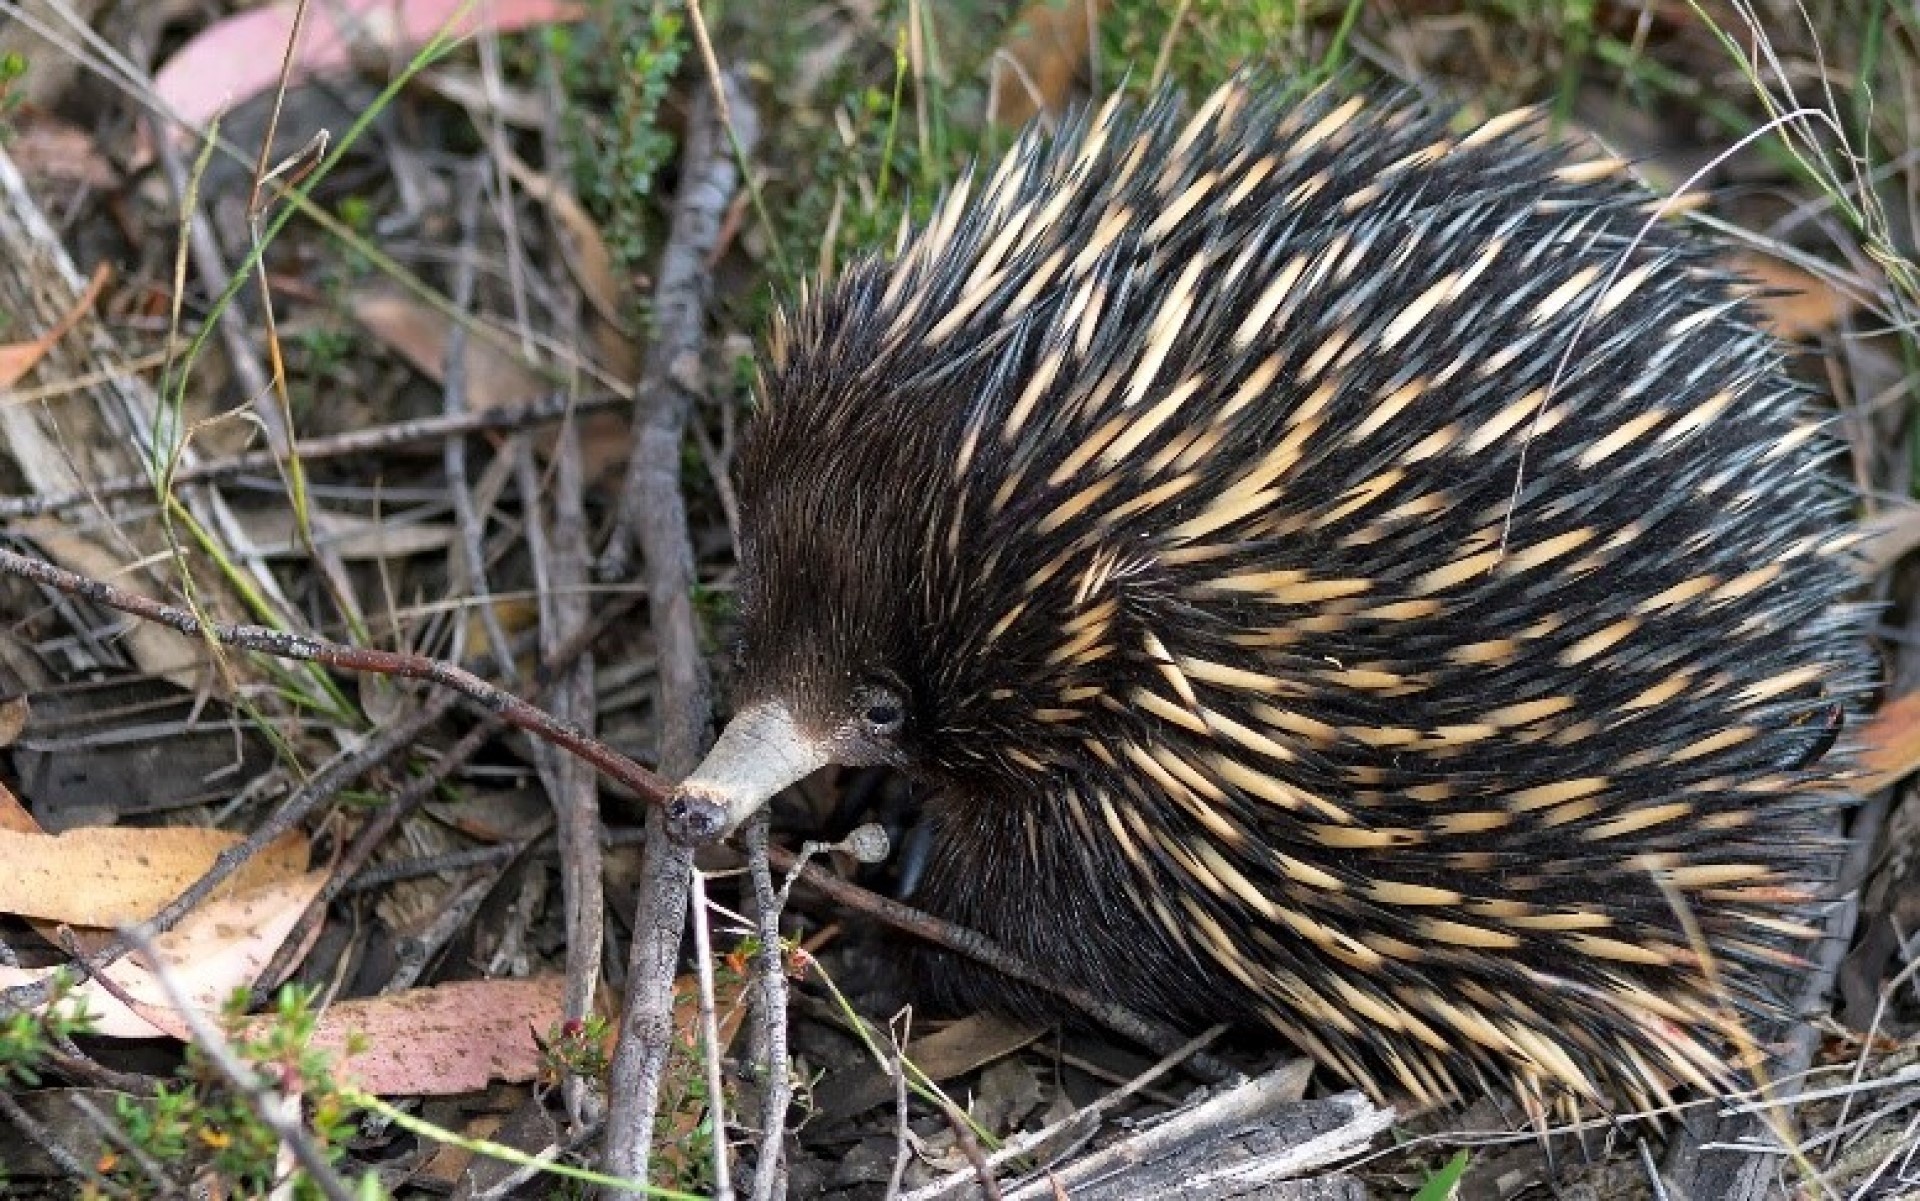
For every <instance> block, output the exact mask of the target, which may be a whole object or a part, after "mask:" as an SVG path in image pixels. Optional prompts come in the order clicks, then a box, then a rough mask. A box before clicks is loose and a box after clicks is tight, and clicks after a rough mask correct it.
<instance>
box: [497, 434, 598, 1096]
mask: <svg viewBox="0 0 1920 1201" xmlns="http://www.w3.org/2000/svg"><path fill="white" fill-rule="evenodd" d="M515 462H516V466H518V467H519V468H520V472H519V475H520V479H521V486H522V487H523V488H529V489H533V490H534V492H533V493H532V494H529V495H526V496H525V497H523V506H524V508H525V510H526V511H527V512H528V513H529V514H533V513H536V512H538V509H539V505H538V504H537V503H535V502H536V501H537V499H538V495H537V491H538V488H539V475H540V472H539V468H538V466H537V465H536V463H535V462H534V457H533V452H532V450H531V448H529V447H528V446H527V445H526V443H525V440H524V439H523V440H522V442H521V446H520V447H519V450H518V454H517V455H516V459H515ZM553 462H554V479H553V520H552V530H551V533H550V536H545V537H543V538H542V539H541V542H542V543H544V554H543V555H542V556H541V557H540V560H541V562H542V566H543V567H544V570H543V571H542V573H541V578H542V579H543V581H544V583H545V584H546V586H545V587H543V588H542V589H541V595H540V641H541V649H542V650H543V651H549V650H552V649H555V648H557V647H558V646H559V645H560V644H561V643H562V642H564V641H565V640H566V639H567V638H569V637H571V636H572V635H573V634H574V633H575V632H576V631H578V630H579V629H581V628H583V627H584V626H586V625H588V624H589V621H590V618H591V610H590V609H589V607H588V603H587V593H586V590H585V589H584V587H582V585H584V584H585V583H586V582H587V572H588V567H587V557H588V551H587V519H586V512H585V505H584V500H583V493H584V491H585V484H584V481H583V479H582V470H581V465H580V441H579V439H578V438H577V437H576V436H575V429H574V427H573V426H572V425H570V424H569V425H565V426H562V427H561V428H560V437H559V439H558V440H557V442H556V443H555V446H554V455H553ZM528 529H529V532H530V533H531V532H537V529H536V527H535V525H534V523H532V522H529V524H528ZM530 541H531V539H530ZM553 693H554V703H553V707H554V709H555V711H556V712H557V713H558V714H559V715H560V716H562V717H565V718H567V719H569V720H571V721H575V722H579V723H581V724H583V725H585V726H586V727H587V728H588V729H591V728H593V727H594V725H595V724H596V723H597V722H598V719H599V708H598V698H597V696H596V695H595V693H594V688H593V657H592V654H591V652H590V651H589V652H588V653H586V654H583V655H581V656H580V657H579V659H578V660H577V661H575V662H574V663H572V664H571V665H569V666H568V667H567V668H565V669H564V670H563V671H562V672H561V673H560V675H559V678H558V679H557V680H556V681H555V685H554V689H553ZM539 752H540V753H537V754H536V756H535V759H534V762H535V763H536V764H537V765H538V766H539V768H540V775H541V777H542V778H543V779H544V780H545V782H546V784H547V789H548V792H549V793H550V794H551V796H552V798H553V811H554V820H555V821H556V822H557V823H558V826H559V841H560V883H561V896H562V898H563V904H564V906H565V910H566V932H567V961H566V968H567V971H566V997H565V999H564V1004H563V1009H562V1014H563V1016H564V1017H565V1018H566V1019H567V1020H569V1021H576V1022H584V1021H585V1020H586V1019H587V1018H589V1017H591V1016H593V1012H594V1009H593V996H594V991H595V990H596V989H597V988H598V987H599V984H600V972H601V966H602V964H601V955H602V954H603V952H604V951H605V949H606V948H605V940H606V887H605V882H604V880H603V876H602V867H601V863H602V856H601V849H600V793H599V788H598V784H599V781H598V780H597V779H596V778H595V777H594V774H593V772H592V771H590V770H589V769H588V768H587V766H586V765H585V764H583V763H582V762H581V761H580V760H578V759H576V758H574V757H572V756H571V755H561V754H557V753H555V752H554V751H553V749H552V748H551V747H541V748H539ZM562 1091H563V1092H564V1094H565V1099H566V1103H567V1114H568V1117H569V1118H570V1119H571V1120H572V1122H573V1124H574V1126H575V1127H576V1128H578V1127H579V1126H581V1125H584V1124H586V1123H588V1122H592V1121H595V1120H598V1119H599V1118H600V1117H602V1116H604V1115H603V1114H602V1112H601V1110H600V1100H599V1098H598V1096H595V1095H592V1094H590V1092H589V1090H588V1089H587V1087H586V1081H584V1080H582V1079H580V1078H579V1077H577V1076H573V1075H569V1076H568V1077H567V1079H566V1082H565V1084H564V1086H563V1090H562Z"/></svg>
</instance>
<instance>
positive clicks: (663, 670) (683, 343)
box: [601, 84, 777, 1180]
mask: <svg viewBox="0 0 1920 1201" xmlns="http://www.w3.org/2000/svg"><path fill="white" fill-rule="evenodd" d="M732 86H733V87H734V90H735V92H736V96H735V99H736V101H737V103H736V104H735V105H734V119H735V128H734V130H733V133H734V136H735V138H736V140H737V142H738V144H739V145H741V146H742V147H744V148H745V151H746V152H751V149H752V147H753V144H754V142H755V140H756V137H757V121H756V118H755V116H754V113H753V110H752V108H751V107H750V106H748V105H747V104H746V103H745V97H744V94H743V93H741V92H740V89H739V88H738V85H737V84H733V85H732ZM726 134H727V131H726V130H724V129H722V128H721V127H720V120H719V117H718V114H717V113H716V110H715V106H714V104H713V102H712V98H711V97H710V96H708V95H707V93H706V92H704V91H702V92H696V93H695V95H694V100H693V107H692V110H691V112H690V114H689V116H688V121H687V145H686V150H685V153H684V154H683V155H682V156H681V174H680V189H679V193H678V195H677V196H675V198H674V209H673V223H672V227H671V232H670V233H669V235H668V239H667V245H666V248H665V250H664V251H662V253H661V256H660V274H659V281H660V282H659V286H658V287H657V288H656V290H655V292H654V301H653V318H654V342H653V345H652V346H651V347H649V348H648V351H647V362H646V367H645V368H644V370H643V371H642V372H641V376H640V383H639V386H638V387H637V389H636V390H635V401H636V407H637V415H636V422H635V429H634V437H633V452H632V454H633V457H632V459H631V460H630V461H629V463H628V468H627V480H626V488H625V492H624V494H623V495H622V497H621V507H620V516H619V519H618V520H617V521H616V523H615V527H614V532H613V535H612V536H611V538H610V539H609V542H608V549H607V553H606V556H605V557H604V558H603V559H602V561H601V569H602V571H603V573H606V574H609V575H613V576H622V575H625V574H626V568H627V565H628V562H629V557H630V553H631V550H632V547H633V544H634V543H635V542H637V543H638V544H639V547H640V550H641V552H642V555H643V556H644V558H645V560H646V575H647V597H648V601H649V605H650V607H651V611H652V612H651V615H652V620H653V638H654V646H655V649H656V652H657V654H658V657H659V675H660V709H659V714H660V766H661V770H662V771H663V772H664V773H665V774H666V775H667V776H669V777H670V778H677V777H679V776H682V775H685V774H686V773H687V772H689V771H691V770H692V769H693V767H694V764H695V763H696V762H697V761H698V759H699V756H700V753H701V752H702V751H703V750H705V749H706V745H707V742H708V740H709V737H710V730H711V726H712V712H711V705H710V703H709V700H708V681H707V671H706V658H705V656H704V655H703V654H702V652H701V649H700V629H699V621H698V619H697V617H696V615H695V613H694V611H693V585H694V582H695V581H694V565H693V545H692V540H691V539H690V538H689V537H688V535H687V516H686V501H685V498H684V497H682V496H681V494H680V451H681V445H682V442H683V441H684V439H685V437H686V426H687V414H688V411H689V410H690V409H691V408H692V406H693V400H694V389H693V388H692V387H690V386H689V384H690V382H692V379H693V377H694V375H695V373H696V372H697V371H698V368H699V363H700V349H701V343H702V341H703V336H704V331H703V323H704V319H705V314H706V308H707V300H708V297H709V296H710V295H711V293H712V290H713V277H712V273H711V271H710V270H709V266H708V264H709V260H710V259H711V257H712V254H713V248H714V246H715V245H716V244H717V243H718V241H719V234H720V223H721V219H722V218H723V217H724V215H725V213H726V210H727V205H728V203H729V202H730V201H731V199H732V197H733V192H734V187H735V185H736V184H737V182H738V178H739V173H738V171H737V169H736V167H735V165H734V160H733V157H732V156H731V155H730V154H728V152H727V138H726ZM647 827H648V830H649V832H650V834H651V835H652V836H651V837H649V838H648V839H647V844H646V852H645V855H644V857H643V859H642V861H641V885H640V893H641V896H640V901H639V905H640V908H639V911H638V913H637V914H636V915H635V918H634V938H633V949H632V963H631V971H630V972H629V975H628V987H627V1002H626V1012H625V1013H624V1014H622V1015H621V1022H620V1037H619V1041H618V1043H617V1044H616V1046H615V1050H614V1057H613V1071H612V1074H611V1077H610V1079H609V1081H608V1094H607V1102H608V1109H607V1154H606V1170H607V1172H608V1174H610V1175H613V1176H621V1177H626V1178H628V1179H632V1180H644V1179H646V1178H647V1159H648V1156H649V1154H650V1144H651V1143H652V1139H653V1122H654V1111H655V1110H656V1109H658V1107H659V1094H660V1077H661V1073H662V1072H663V1071H664V1070H665V1067H666V1042H667V1035H668V1033H669V1032H670V1031H671V1029H672V1021H673V968H674V964H675V960H676V957H677V952H678V948H679V945H680V931H681V921H682V918H683V916H684V914H685V911H686V907H687V887H688V881H689V879H690V878H691V877H690V873H691V871H692V870H693V853H692V851H691V850H690V849H689V848H688V847H686V846H684V845H682V844H681V843H679V842H677V841H675V840H672V839H669V838H667V837H665V831H666V825H665V823H664V822H663V821H662V819H661V813H660V811H659V810H658V809H656V810H654V811H653V812H651V813H649V814H648V815H647ZM653 906H658V908H652V907H653ZM669 917H671V918H672V924H671V925H669V924H668V920H667V919H668V918H669ZM769 1137H777V1136H769ZM714 1138H715V1140H716V1141H719V1142H724V1141H725V1139H726V1132H725V1131H724V1130H715V1131H714Z"/></svg>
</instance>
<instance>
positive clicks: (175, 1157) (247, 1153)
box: [101, 987, 364, 1198]
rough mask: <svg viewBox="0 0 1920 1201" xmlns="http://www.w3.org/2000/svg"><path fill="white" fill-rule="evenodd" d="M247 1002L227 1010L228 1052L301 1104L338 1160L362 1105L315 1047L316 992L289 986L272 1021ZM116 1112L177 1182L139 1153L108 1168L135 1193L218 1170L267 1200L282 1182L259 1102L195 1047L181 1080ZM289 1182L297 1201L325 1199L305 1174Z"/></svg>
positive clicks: (312, 1131)
mask: <svg viewBox="0 0 1920 1201" xmlns="http://www.w3.org/2000/svg"><path fill="white" fill-rule="evenodd" d="M246 1004H247V991H246V990H245V989H241V990H239V991H237V992H236V993H235V994H234V996H233V998H232V999H231V1000H229V1001H228V1003H227V1006H226V1008H225V1010H223V1012H222V1014H221V1024H222V1026H223V1027H224V1028H225V1034H226V1038H227V1040H228V1045H229V1047H230V1048H231V1050H232V1051H233V1053H234V1055H235V1056H236V1057H238V1058H239V1059H240V1060H241V1062H243V1063H245V1064H246V1065H247V1066H248V1067H249V1068H251V1069H252V1070H254V1071H255V1072H257V1073H258V1074H259V1077H260V1082H261V1083H262V1084H263V1085H264V1086H265V1087H267V1088H270V1089H272V1090H274V1091H275V1092H277V1093H280V1094H282V1095H287V1096H297V1097H299V1098H300V1102H301V1113H302V1116H303V1119H304V1121H305V1124H306V1129H307V1132H308V1134H309V1135H310V1136H311V1137H312V1138H313V1140H314V1142H315V1143H316V1144H317V1145H318V1146H319V1147H320V1148H321V1149H322V1151H323V1152H324V1153H325V1154H326V1156H327V1158H328V1159H329V1160H334V1161H337V1160H338V1159H339V1158H340V1156H341V1155H342V1154H344V1153H345V1151H346V1144H347V1139H348V1137H349V1136H350V1135H351V1134H352V1133H353V1130H354V1127H355V1119H356V1116H357V1113H358V1107H357V1105H356V1104H355V1103H354V1101H353V1099H352V1097H351V1095H350V1094H349V1093H347V1092H346V1091H345V1090H343V1089H342V1088H341V1087H340V1086H339V1085H338V1084H337V1083H336V1082H335V1081H334V1079H333V1072H332V1063H331V1061H330V1059H329V1058H328V1056H327V1055H326V1054H325V1053H324V1052H321V1051H316V1050H314V1049H313V1047H312V1046H311V1045H310V1044H311V1042H312V1040H313V1032H314V1028H315V1024H316V1023H317V1021H318V1019H319V1014H318V1011H317V1010H316V1009H315V1008H314V1004H313V994H312V993H311V992H310V991H309V990H307V989H303V988H298V987H288V988H284V989H282V990H281V991H280V993H279V995H278V996H277V997H276V998H275V1002H274V1007H273V1010H272V1012H271V1013H270V1014H268V1015H267V1016H266V1017H265V1018H264V1019H260V1018H249V1017H248V1016H247V1012H246ZM115 1111H116V1112H115V1117H116V1118H117V1119H118V1121H119V1123H120V1127H121V1129H122V1131H123V1132H124V1133H125V1134H126V1136H127V1139H128V1141H129V1142H131V1143H132V1144H133V1145H134V1146H136V1147H138V1148H139V1149H140V1152H141V1158H144V1159H145V1161H146V1162H147V1163H150V1164H156V1165H159V1166H160V1167H161V1168H163V1169H165V1170H167V1172H168V1174H169V1175H170V1176H171V1177H172V1180H171V1181H156V1180H154V1179H152V1178H151V1177H150V1176H149V1175H148V1170H147V1168H146V1167H144V1166H142V1164H141V1163H140V1162H139V1161H138V1159H137V1158H136V1157H131V1156H130V1157H128V1158H127V1159H121V1158H119V1157H118V1156H114V1155H111V1154H110V1155H109V1156H108V1157H107V1158H106V1159H105V1160H104V1161H103V1162H102V1164H101V1169H102V1171H103V1172H105V1173H106V1174H107V1176H108V1178H109V1179H111V1180H112V1181H113V1182H114V1183H116V1184H118V1185H121V1186H122V1187H124V1188H125V1189H127V1191H128V1192H129V1193H131V1194H132V1195H134V1196H153V1195H157V1194H159V1193H161V1192H164V1191H166V1189H167V1188H168V1187H170V1186H171V1185H172V1184H177V1182H178V1181H181V1180H187V1179H191V1178H193V1177H195V1176H196V1175H198V1174H200V1173H211V1174H212V1176H213V1177H214V1178H216V1179H218V1180H220V1181H221V1182H222V1183H223V1184H225V1185H226V1186H227V1187H228V1189H229V1190H230V1191H232V1192H234V1193H236V1194H241V1195H253V1194H264V1193H266V1192H268V1191H269V1190H272V1189H274V1188H275V1186H276V1184H277V1183H279V1182H280V1180H281V1169H280V1165H279V1162H278V1161H279V1155H280V1140H279V1137H278V1136H277V1135H276V1134H275V1133H274V1131H273V1129H272V1127H270V1126H268V1125H267V1124H266V1123H265V1122H264V1121H262V1120H261V1118H260V1116H259V1114H258V1113H257V1112H256V1111H255V1109H254V1103H253V1101H252V1099H251V1098H250V1097H248V1096H247V1095H246V1094H244V1093H242V1092H240V1091H239V1090H237V1089H235V1088H233V1087H232V1085H231V1083H230V1082H229V1081H228V1080H227V1078H226V1076H225V1075H223V1074H222V1073H221V1072H220V1071H219V1070H218V1069H217V1068H216V1067H215V1066H214V1065H213V1063H212V1062H211V1061H210V1060H209V1059H208V1058H207V1057H206V1056H205V1055H204V1054H202V1053H201V1052H200V1051H199V1050H198V1049H197V1048H194V1047H189V1048H188V1049H187V1055H186V1061H185V1063H184V1064H182V1065H181V1068H180V1072H179V1079H178V1080H176V1081H174V1082H172V1083H170V1084H168V1085H166V1086H164V1087H162V1088H161V1089H160V1090H159V1091H158V1092H157V1093H155V1095H153V1096H151V1097H120V1098H119V1099H118V1101H117V1103H116V1105H115ZM290 1183H291V1185H292V1195H293V1196H295V1197H298V1198H317V1197H319V1196H320V1195H321V1194H320V1190H319V1189H318V1187H317V1186H315V1185H314V1184H313V1182H312V1181H311V1180H310V1179H309V1178H307V1177H306V1176H305V1174H304V1173H301V1174H296V1176H295V1177H294V1178H293V1179H292V1181H291V1182H290ZM362 1191H363V1192H364V1189H363V1190H362Z"/></svg>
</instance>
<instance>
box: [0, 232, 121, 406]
mask: <svg viewBox="0 0 1920 1201" xmlns="http://www.w3.org/2000/svg"><path fill="white" fill-rule="evenodd" d="M111 278H113V269H112V268H111V267H109V266H108V265H107V264H105V263H101V264H100V265H99V266H98V267H95V268H94V269H93V278H92V279H90V280H88V281H87V290H86V291H85V292H82V293H81V294H80V298H79V299H78V300H76V301H74V302H73V307H72V308H70V309H68V310H67V311H66V313H65V314H64V315H63V316H62V317H61V318H60V321H59V323H58V324H57V325H55V326H54V327H53V328H52V329H50V330H48V331H47V332H46V333H45V334H42V335H41V336H40V337H38V338H36V339H34V340H33V341H31V342H12V343H9V344H7V345H5V346H0V388H11V387H13V386H14V385H15V384H17V383H19V382H20V381H21V380H22V379H25V378H26V375H27V372H29V371H32V370H33V369H34V368H35V367H36V366H38V365H39V363H40V360H41V359H44V358H46V357H47V352H48V351H49V350H52V349H53V347H54V344H55V343H57V342H59V341H60V339H62V338H64V337H66V336H67V334H68V333H69V332H71V331H72V329H73V327H74V326H75V325H77V324H79V322H80V318H82V317H84V316H86V315H87V314H88V313H89V312H91V311H92V310H93V305H94V302H95V301H97V300H99V299H100V290H101V289H102V288H105V287H106V286H107V281H108V280H109V279H111Z"/></svg>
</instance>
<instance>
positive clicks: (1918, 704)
mask: <svg viewBox="0 0 1920 1201" xmlns="http://www.w3.org/2000/svg"><path fill="white" fill-rule="evenodd" d="M1860 762H1861V765H1862V766H1864V767H1865V768H1866V769H1867V770H1868V772H1870V773H1872V774H1871V777H1870V778H1869V779H1868V780H1866V781H1864V782H1863V784H1862V791H1865V792H1871V791H1872V790H1873V789H1876V788H1885V787H1886V786H1887V785H1889V784H1891V783H1893V782H1894V781H1895V780H1897V779H1899V778H1900V777H1901V776H1904V775H1906V774H1907V773H1909V772H1911V771H1914V770H1916V769H1920V692H1909V693H1908V694H1907V695H1905V696H1903V697H1899V698H1897V699H1895V700H1891V701H1888V702H1887V703H1886V704H1884V705H1882V706H1880V711H1879V712H1878V713H1876V714H1874V715H1873V720H1872V721H1870V722H1868V723H1867V726H1866V729H1864V730H1862V731H1861V732H1860Z"/></svg>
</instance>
